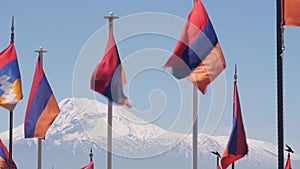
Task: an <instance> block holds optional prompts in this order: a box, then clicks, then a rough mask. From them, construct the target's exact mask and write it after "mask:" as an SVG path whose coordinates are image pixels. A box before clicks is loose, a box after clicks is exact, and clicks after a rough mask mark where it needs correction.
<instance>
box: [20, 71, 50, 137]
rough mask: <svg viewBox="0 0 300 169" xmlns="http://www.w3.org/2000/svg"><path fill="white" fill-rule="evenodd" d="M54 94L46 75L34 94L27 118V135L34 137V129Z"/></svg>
mask: <svg viewBox="0 0 300 169" xmlns="http://www.w3.org/2000/svg"><path fill="white" fill-rule="evenodd" d="M51 95H52V90H51V88H50V86H49V83H48V81H47V79H46V77H45V76H44V77H43V78H42V79H41V81H40V83H39V86H38V88H37V90H36V92H35V94H34V97H33V99H32V102H31V105H30V110H29V112H28V117H27V119H26V127H25V137H26V138H32V137H33V136H34V131H35V127H36V123H37V121H38V119H39V117H40V115H41V114H42V112H43V111H44V109H45V107H46V105H47V103H48V101H49V99H50V97H51Z"/></svg>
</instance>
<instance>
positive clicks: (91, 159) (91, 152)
mask: <svg viewBox="0 0 300 169" xmlns="http://www.w3.org/2000/svg"><path fill="white" fill-rule="evenodd" d="M89 156H90V161H93V150H92V148H91V150H90V154H89Z"/></svg>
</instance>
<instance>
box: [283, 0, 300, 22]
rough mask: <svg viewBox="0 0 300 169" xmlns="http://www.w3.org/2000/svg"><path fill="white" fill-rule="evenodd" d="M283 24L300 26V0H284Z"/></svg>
mask: <svg viewBox="0 0 300 169" xmlns="http://www.w3.org/2000/svg"><path fill="white" fill-rule="evenodd" d="M282 15H283V17H282V18H283V25H288V26H300V0H282Z"/></svg>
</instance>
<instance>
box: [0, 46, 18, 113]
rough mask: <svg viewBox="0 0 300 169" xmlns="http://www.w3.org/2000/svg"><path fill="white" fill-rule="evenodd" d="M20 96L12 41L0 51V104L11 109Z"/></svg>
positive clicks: (16, 61)
mask: <svg viewBox="0 0 300 169" xmlns="http://www.w3.org/2000/svg"><path fill="white" fill-rule="evenodd" d="M22 98H23V94H22V85H21V76H20V70H19V64H18V59H17V53H16V49H15V46H14V43H13V42H12V43H11V44H10V45H9V46H8V47H7V48H6V49H5V50H3V51H2V52H1V53H0V106H2V107H4V108H6V109H8V110H11V111H13V110H14V108H15V106H16V104H17V103H18V102H19V101H20V100H21V99H22Z"/></svg>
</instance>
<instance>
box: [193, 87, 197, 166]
mask: <svg viewBox="0 0 300 169" xmlns="http://www.w3.org/2000/svg"><path fill="white" fill-rule="evenodd" d="M197 161H198V89H197V87H196V85H194V86H193V169H197V164H198V162H197Z"/></svg>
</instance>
